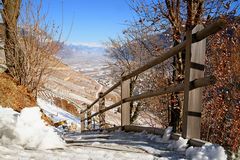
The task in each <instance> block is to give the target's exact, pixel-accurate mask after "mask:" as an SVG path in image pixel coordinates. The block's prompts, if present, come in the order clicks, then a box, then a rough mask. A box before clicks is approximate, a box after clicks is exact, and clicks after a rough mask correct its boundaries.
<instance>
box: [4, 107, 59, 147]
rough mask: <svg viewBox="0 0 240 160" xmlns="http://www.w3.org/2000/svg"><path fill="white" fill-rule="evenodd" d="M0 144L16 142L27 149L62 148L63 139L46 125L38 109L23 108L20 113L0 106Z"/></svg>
mask: <svg viewBox="0 0 240 160" xmlns="http://www.w3.org/2000/svg"><path fill="white" fill-rule="evenodd" d="M0 144H1V145H12V144H18V145H21V146H22V147H23V148H27V149H54V148H63V147H64V142H63V140H62V139H61V138H60V137H59V136H58V135H57V133H56V132H54V130H53V128H52V127H49V126H46V125H45V124H44V122H43V121H42V119H41V113H40V109H39V108H38V107H34V108H24V109H23V110H22V111H21V113H20V114H19V113H17V112H15V111H13V110H12V109H8V108H0Z"/></svg>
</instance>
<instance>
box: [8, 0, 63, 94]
mask: <svg viewBox="0 0 240 160" xmlns="http://www.w3.org/2000/svg"><path fill="white" fill-rule="evenodd" d="M13 2H15V3H13ZM16 5H17V6H18V9H17V10H16V9H15V6H16ZM19 6H20V1H3V7H4V16H3V17H4V22H5V24H6V40H5V52H6V60H7V65H8V67H9V73H10V75H11V76H12V77H13V78H14V79H15V80H16V81H17V82H18V84H20V85H24V86H26V87H27V88H28V91H29V92H31V93H33V92H34V93H36V91H37V89H38V88H39V86H40V85H41V82H42V78H43V75H45V74H47V72H49V66H51V65H52V63H53V62H54V61H53V58H54V57H53V55H55V54H56V53H57V52H58V50H59V49H60V47H61V43H60V41H59V39H58V40H57V41H54V40H53V38H56V35H58V34H59V33H58V28H57V27H55V25H54V24H52V25H49V24H47V23H46V14H43V13H41V10H42V2H41V1H40V3H39V4H38V5H37V6H35V5H33V3H32V2H31V1H30V0H29V1H27V2H26V3H24V4H22V8H21V14H20V16H19V18H18V15H19ZM12 8H14V9H12ZM12 10H14V13H15V12H17V13H18V14H16V16H12V12H13V11H12ZM14 15H15V14H14ZM12 19H14V20H12ZM17 19H18V21H17ZM57 38H59V37H57Z"/></svg>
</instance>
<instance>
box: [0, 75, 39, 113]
mask: <svg viewBox="0 0 240 160" xmlns="http://www.w3.org/2000/svg"><path fill="white" fill-rule="evenodd" d="M35 105H36V100H35V99H34V98H33V96H32V95H31V94H29V93H28V92H27V89H26V87H24V86H19V85H17V83H16V82H15V81H14V80H13V78H11V77H10V76H9V75H7V74H6V73H0V106H2V107H10V108H13V109H14V110H15V111H18V112H20V111H21V110H22V109H23V108H25V107H33V106H35Z"/></svg>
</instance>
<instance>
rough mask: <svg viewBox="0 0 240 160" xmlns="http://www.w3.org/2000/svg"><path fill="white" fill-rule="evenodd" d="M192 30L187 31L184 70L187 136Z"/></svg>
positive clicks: (184, 106) (184, 133)
mask: <svg viewBox="0 0 240 160" xmlns="http://www.w3.org/2000/svg"><path fill="white" fill-rule="evenodd" d="M191 35H192V31H191V30H188V31H187V33H186V41H187V46H186V55H185V70H184V104H183V131H182V137H183V138H187V131H188V130H189V128H188V126H187V124H188V119H187V114H188V99H189V90H190V84H189V80H190V65H191V46H192V36H191Z"/></svg>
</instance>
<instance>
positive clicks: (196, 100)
mask: <svg viewBox="0 0 240 160" xmlns="http://www.w3.org/2000/svg"><path fill="white" fill-rule="evenodd" d="M203 28H204V27H203V25H197V26H196V27H195V28H194V29H193V31H192V33H196V32H197V31H200V30H202V29H203ZM205 52H206V39H203V40H202V41H200V42H197V43H194V44H192V45H191V53H192V54H191V62H190V67H191V68H185V72H186V73H187V72H189V78H188V83H189V81H192V80H194V79H198V78H201V77H204V61H205ZM186 63H187V62H186ZM186 70H187V71H186ZM186 73H185V76H186ZM185 78H186V77H185ZM184 83H185V81H184ZM186 83H187V82H186ZM185 87H186V86H185ZM185 94H187V95H185ZM185 97H187V98H186V101H185V100H184V107H187V108H185V111H184V118H185V121H184V122H185V123H184V124H183V137H184V138H198V139H200V131H201V130H200V129H201V110H202V88H197V89H194V90H192V91H189V92H188V93H185V92H184V99H185ZM185 105H186V106H185Z"/></svg>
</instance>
